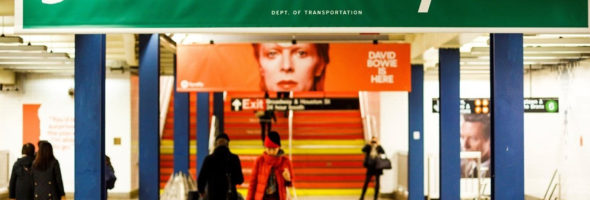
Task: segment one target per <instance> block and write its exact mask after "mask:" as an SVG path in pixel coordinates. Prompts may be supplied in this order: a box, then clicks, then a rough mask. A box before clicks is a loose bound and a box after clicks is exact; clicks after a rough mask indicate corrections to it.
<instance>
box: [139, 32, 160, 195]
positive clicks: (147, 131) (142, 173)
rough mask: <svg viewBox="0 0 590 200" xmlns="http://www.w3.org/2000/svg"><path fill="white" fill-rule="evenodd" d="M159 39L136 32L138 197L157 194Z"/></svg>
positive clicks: (155, 35) (158, 191) (158, 193)
mask: <svg viewBox="0 0 590 200" xmlns="http://www.w3.org/2000/svg"><path fill="white" fill-rule="evenodd" d="M159 93H160V40H159V36H158V34H141V35H139V199H141V200H152V199H159V197H160V176H159V174H160V133H159V132H160V128H159V125H160V120H159V113H160V102H159V101H160V96H159Z"/></svg>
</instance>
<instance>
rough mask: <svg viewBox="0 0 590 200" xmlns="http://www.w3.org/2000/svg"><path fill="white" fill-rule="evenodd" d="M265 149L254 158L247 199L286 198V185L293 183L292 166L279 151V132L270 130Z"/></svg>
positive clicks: (267, 199) (277, 199) (282, 199)
mask: <svg viewBox="0 0 590 200" xmlns="http://www.w3.org/2000/svg"><path fill="white" fill-rule="evenodd" d="M264 147H265V151H264V153H263V154H262V155H261V156H259V157H258V158H256V161H255V164H254V168H252V177H251V180H250V186H249V187H248V197H247V198H246V199H247V200H286V199H287V187H288V186H292V185H293V168H292V165H291V161H290V160H289V158H287V157H286V156H284V155H283V153H282V151H280V147H281V138H280V136H279V133H278V132H276V131H271V132H270V133H269V134H268V136H267V137H266V138H265V141H264Z"/></svg>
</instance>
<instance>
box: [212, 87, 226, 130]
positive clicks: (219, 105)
mask: <svg viewBox="0 0 590 200" xmlns="http://www.w3.org/2000/svg"><path fill="white" fill-rule="evenodd" d="M213 114H214V115H215V117H216V118H217V125H218V127H219V133H224V129H223V124H224V123H223V121H224V120H223V92H214V93H213Z"/></svg>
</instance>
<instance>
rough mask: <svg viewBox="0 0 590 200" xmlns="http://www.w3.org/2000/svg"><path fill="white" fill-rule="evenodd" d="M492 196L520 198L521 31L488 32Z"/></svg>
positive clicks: (521, 120) (522, 171)
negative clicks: (514, 32) (505, 32)
mask: <svg viewBox="0 0 590 200" xmlns="http://www.w3.org/2000/svg"><path fill="white" fill-rule="evenodd" d="M490 39H491V43H490V47H491V48H490V55H491V64H492V67H491V89H492V93H491V97H492V99H491V102H492V119H491V120H492V133H491V139H492V144H491V145H492V167H491V168H492V169H491V170H492V199H513V200H518V199H524V147H523V146H524V110H523V107H524V106H523V64H524V63H523V48H522V34H491V35H490Z"/></svg>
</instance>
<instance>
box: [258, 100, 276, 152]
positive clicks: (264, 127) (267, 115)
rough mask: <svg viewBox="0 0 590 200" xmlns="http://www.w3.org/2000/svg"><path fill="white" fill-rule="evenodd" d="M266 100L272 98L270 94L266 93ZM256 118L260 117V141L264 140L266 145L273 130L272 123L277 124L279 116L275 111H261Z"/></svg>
mask: <svg viewBox="0 0 590 200" xmlns="http://www.w3.org/2000/svg"><path fill="white" fill-rule="evenodd" d="M264 98H265V99H269V98H270V96H269V95H268V92H265V93H264ZM256 117H258V121H259V122H260V139H262V143H264V138H265V137H266V134H268V133H270V130H271V129H272V121H273V120H274V122H275V123H277V116H276V115H275V112H274V110H265V111H261V110H260V111H257V112H256Z"/></svg>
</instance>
